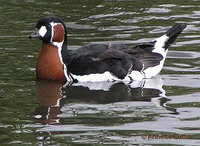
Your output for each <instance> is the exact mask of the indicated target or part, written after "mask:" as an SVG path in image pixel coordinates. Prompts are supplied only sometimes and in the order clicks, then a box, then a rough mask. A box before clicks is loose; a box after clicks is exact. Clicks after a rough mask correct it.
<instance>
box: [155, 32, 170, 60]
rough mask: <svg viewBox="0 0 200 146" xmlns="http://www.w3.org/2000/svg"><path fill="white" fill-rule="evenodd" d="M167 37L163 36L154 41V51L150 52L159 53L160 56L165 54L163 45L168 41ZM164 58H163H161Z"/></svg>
mask: <svg viewBox="0 0 200 146" xmlns="http://www.w3.org/2000/svg"><path fill="white" fill-rule="evenodd" d="M168 39H169V37H168V36H167V35H166V34H164V35H162V36H161V37H159V38H157V39H156V43H155V49H154V50H153V51H152V52H154V53H159V54H161V55H164V54H165V48H164V46H165V43H166V42H167V41H168ZM163 57H164V56H163Z"/></svg>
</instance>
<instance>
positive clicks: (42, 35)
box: [39, 26, 47, 37]
mask: <svg viewBox="0 0 200 146" xmlns="http://www.w3.org/2000/svg"><path fill="white" fill-rule="evenodd" d="M46 33H47V28H46V27H45V26H42V27H41V28H40V29H39V34H40V36H41V37H44V36H45V34H46Z"/></svg>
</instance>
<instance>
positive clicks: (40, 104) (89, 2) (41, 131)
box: [0, 0, 200, 145]
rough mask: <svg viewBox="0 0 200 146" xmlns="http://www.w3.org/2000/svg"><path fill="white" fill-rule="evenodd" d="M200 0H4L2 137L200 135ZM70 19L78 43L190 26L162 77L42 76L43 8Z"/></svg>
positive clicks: (192, 140) (15, 140)
mask: <svg viewBox="0 0 200 146" xmlns="http://www.w3.org/2000/svg"><path fill="white" fill-rule="evenodd" d="M199 4H200V1H199V0H190V1H186V0H182V1H178V0H168V1H167V2H165V1H160V0H154V1H142V0H132V1H131V0H130V1H128V0H121V1H119V0H96V1H94V0H79V1H78V0H66V1H60V2H59V1H47V0H42V1H39V0H11V1H7V0H1V2H0V115H1V118H0V145H6V144H7V145H29V144H30V145H43V144H44V145H73V144H87V145H88V144H93V145H104V144H105V145H111V144H113V145H134V144H144V145H145V144H150V145H151V144H152V145H154V144H159V145H161V144H165V145H169V144H172V145H200V116H199V113H200V102H199V101H200V82H199V81H200V76H199V73H200V67H199V66H200V52H199V50H200V45H199V44H200V9H199ZM47 15H56V16H59V17H60V18H62V19H63V20H64V21H65V22H66V25H67V27H68V39H69V41H68V44H69V49H70V50H73V49H76V48H77V47H79V46H82V45H85V44H90V43H107V42H115V41H120V42H123V43H125V44H133V43H139V42H145V41H151V40H153V39H154V38H156V37H159V36H160V35H162V34H163V33H164V32H165V31H166V30H167V29H168V28H169V27H170V26H172V25H174V23H186V24H187V25H188V26H187V28H186V29H185V31H184V32H183V33H182V34H181V36H180V37H179V38H178V40H177V41H176V43H175V44H174V45H172V46H171V49H170V52H169V53H168V57H167V60H166V62H165V66H164V69H163V70H162V72H161V73H160V76H157V77H155V78H153V79H148V80H143V81H141V82H134V83H132V84H130V85H125V84H123V83H116V84H111V83H94V84H91V83H87V84H86V83H85V84H84V83H82V84H76V85H74V86H67V87H63V85H62V84H60V83H55V82H49V81H42V80H37V81H36V78H35V66H36V62H37V58H38V54H39V49H40V46H41V42H40V41H38V40H29V39H28V36H29V34H31V32H32V31H33V30H34V29H35V28H34V27H35V24H36V22H37V21H38V19H39V18H41V17H43V16H47Z"/></svg>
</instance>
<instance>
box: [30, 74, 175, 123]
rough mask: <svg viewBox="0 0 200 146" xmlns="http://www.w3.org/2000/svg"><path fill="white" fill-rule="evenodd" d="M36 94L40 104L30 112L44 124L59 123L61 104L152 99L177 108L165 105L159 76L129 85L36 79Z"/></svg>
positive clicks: (150, 100)
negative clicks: (63, 83)
mask: <svg viewBox="0 0 200 146" xmlns="http://www.w3.org/2000/svg"><path fill="white" fill-rule="evenodd" d="M36 86H37V95H38V98H39V101H40V107H38V108H37V109H35V111H34V112H33V113H32V114H31V116H32V117H34V118H36V119H38V120H39V122H41V123H43V124H58V123H60V118H59V117H58V115H59V114H61V109H62V107H63V106H64V105H65V106H66V104H68V103H74V102H75V103H83V102H85V103H92V104H109V103H113V102H123V101H144V102H153V103H155V105H156V106H158V107H160V106H161V107H165V108H166V109H167V110H169V111H172V112H173V113H175V114H177V112H176V109H172V108H168V107H167V106H166V105H165V104H166V102H167V101H169V100H170V99H168V98H166V96H165V90H164V89H163V88H162V86H163V83H162V79H161V78H160V76H156V77H155V78H152V79H146V80H142V81H138V82H132V83H130V84H126V83H124V82H98V83H94V82H86V83H76V84H73V85H64V86H63V85H62V83H58V82H52V81H46V80H37V83H36Z"/></svg>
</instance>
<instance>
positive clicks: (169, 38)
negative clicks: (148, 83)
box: [144, 24, 186, 78]
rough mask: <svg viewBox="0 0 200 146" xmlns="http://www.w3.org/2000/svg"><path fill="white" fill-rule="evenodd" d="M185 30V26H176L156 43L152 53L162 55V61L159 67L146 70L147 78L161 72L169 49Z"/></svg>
mask: <svg viewBox="0 0 200 146" xmlns="http://www.w3.org/2000/svg"><path fill="white" fill-rule="evenodd" d="M184 28H186V25H185V24H175V25H174V26H173V27H171V28H170V29H169V30H168V31H167V32H166V33H165V34H164V35H162V36H161V37H159V38H157V39H156V40H155V41H154V43H155V44H154V48H153V50H152V53H156V54H160V55H161V56H162V59H161V61H160V62H159V63H158V64H159V65H156V66H152V67H149V68H147V69H145V70H144V74H145V78H151V77H152V76H155V75H157V74H158V73H159V72H160V71H161V69H162V67H163V65H164V61H165V58H166V56H167V51H168V48H169V47H170V45H171V44H172V43H173V42H174V41H175V40H176V38H177V37H178V36H179V35H180V33H181V32H182V31H183V29H184Z"/></svg>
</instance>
